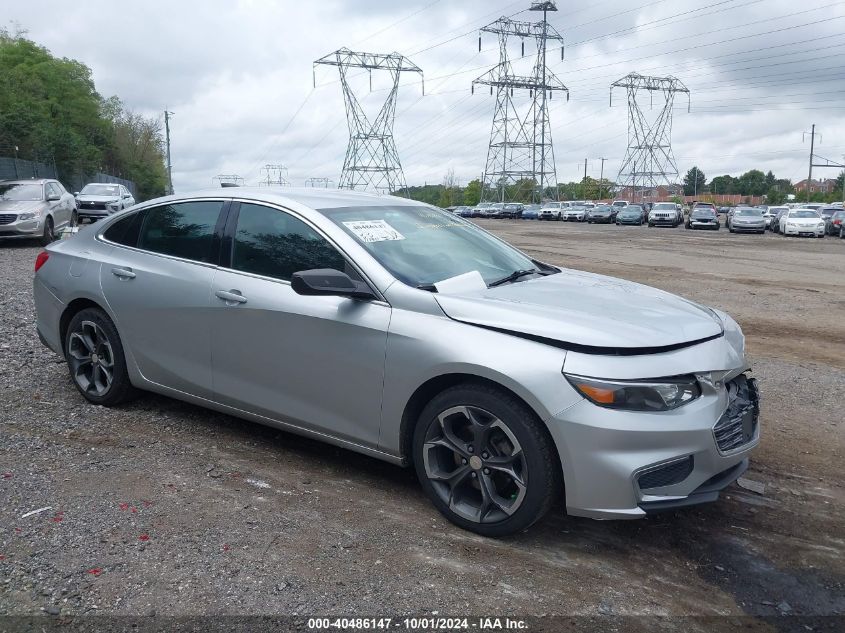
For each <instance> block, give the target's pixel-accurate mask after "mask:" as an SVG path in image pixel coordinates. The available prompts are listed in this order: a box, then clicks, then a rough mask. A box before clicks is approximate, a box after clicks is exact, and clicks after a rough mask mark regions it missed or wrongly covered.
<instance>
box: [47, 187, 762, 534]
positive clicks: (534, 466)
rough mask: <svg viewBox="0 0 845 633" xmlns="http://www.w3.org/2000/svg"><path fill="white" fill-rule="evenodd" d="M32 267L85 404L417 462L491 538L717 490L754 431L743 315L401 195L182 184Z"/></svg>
mask: <svg viewBox="0 0 845 633" xmlns="http://www.w3.org/2000/svg"><path fill="white" fill-rule="evenodd" d="M35 265H36V274H35V279H34V294H35V306H36V312H37V331H38V334H39V336H40V338H41V340H42V342H44V343H45V344H46V345H47V346H48V347H49V348H51V349H52V350H54V351H55V352H56V353H57V354H60V355H61V356H62V357H63V358H64V359H65V360H66V361H67V364H68V367H69V370H70V377H71V380H72V381H73V383H74V385H75V386H76V387H77V389H78V390H79V391H80V393H81V394H82V395H83V396H84V397H85V398H87V399H88V400H89V401H90V402H93V403H95V404H100V405H105V406H113V405H117V404H119V403H121V402H123V401H125V400H127V399H128V398H130V397H131V396H133V395H134V394H135V393H136V392H137V391H138V390H145V391H152V392H157V393H160V394H164V395H167V396H171V397H173V398H177V399H180V400H185V401H188V402H192V403H195V404H198V405H201V406H204V407H209V408H212V409H215V410H218V411H223V412H226V413H229V414H232V415H235V416H239V417H242V418H246V419H249V420H253V421H255V422H259V423H262V424H268V425H271V426H274V427H277V428H280V429H284V430H288V431H292V432H295V433H300V434H303V435H307V436H311V437H314V438H318V439H320V440H323V441H326V442H329V443H332V444H335V445H337V446H341V447H345V448H348V449H351V450H354V451H359V452H361V453H365V454H367V455H371V456H373V457H377V458H379V459H384V460H387V461H389V462H392V463H395V464H399V465H408V466H412V467H413V468H414V469H415V470H416V473H417V475H418V477H419V480H420V482H421V485H422V488H423V490H424V491H425V493H426V494H427V495H428V496H429V497H430V498H431V500H432V502H433V503H434V505H435V506H436V507H437V508H438V509H439V510H440V511H441V512H442V513H443V514H444V515H445V516H446V517H447V518H448V519H449V520H451V521H453V522H454V523H456V524H457V525H459V526H461V527H463V528H466V529H469V530H473V531H475V532H478V533H480V534H484V535H489V536H498V535H504V534H510V533H513V532H515V531H518V530H523V529H525V528H527V527H528V526H530V525H531V524H533V523H534V522H535V521H537V520H538V519H539V518H540V517H541V516H543V514H544V513H545V512H546V511H547V510H548V509H549V508H550V506H551V505H552V504H553V503H554V502H555V501H556V500H558V499H565V502H566V509H567V511H568V513H569V514H572V515H580V516H587V517H594V518H599V519H618V518H637V517H643V516H645V515H646V514H647V513H650V512H654V511H661V510H666V509H671V508H679V507H683V506H687V505H692V504H696V503H703V502H709V501H714V500H715V499H716V498H717V497H718V495H719V491H720V490H722V489H723V488H724V487H726V486H727V485H729V484H730V483H731V482H733V481H734V480H735V479H736V478H737V477H738V476H739V475H740V474H742V472H743V471H744V470H745V469H746V467H747V465H748V454H749V452H750V451H751V449H753V448H754V447H755V446H756V445H757V444H758V441H759V434H760V430H759V425H758V413H759V405H758V397H757V388H756V382H755V380H754V379H753V378H750V377H749V376H748V375H747V372H748V371H749V364H748V361H747V360H746V356H745V340H744V337H743V334H742V332H741V330H740V328H739V326H738V325H737V324H736V322H735V321H734V320H733V319H731V317H729V316H728V315H727V314H725V313H723V312H719V311H717V310H712V309H710V308H707V307H704V306H701V305H698V304H695V303H693V302H691V301H687V300H685V299H682V298H680V297H677V296H674V295H671V294H668V293H666V292H662V291H660V290H655V289H652V288H649V287H646V286H642V285H639V284H635V283H631V282H627V281H623V280H620V279H614V278H611V277H605V276H601V275H596V274H593V273H587V272H581V271H577V270H571V269H561V268H557V267H555V266H551V265H549V264H546V263H543V262H541V261H538V260H536V259H533V258H531V257H529V256H528V255H525V254H523V253H522V252H520V251H518V250H516V249H515V248H513V247H511V246H510V245H508V244H507V243H505V242H503V241H501V240H500V239H498V238H496V237H494V236H493V235H491V234H490V233H488V232H486V231H484V230H483V229H481V228H479V227H478V226H476V225H474V224H473V223H471V222H469V221H467V220H464V219H462V218H459V217H455V216H453V215H450V214H448V213H446V212H443V211H440V210H438V209H436V208H435V207H431V206H428V205H425V204H422V203H419V202H415V201H412V200H408V199H404V198H395V197H390V196H377V195H369V194H364V193H360V192H348V191H331V190H319V189H313V188H311V189H303V190H295V189H287V190H275V191H274V190H270V189H228V190H224V191H221V190H219V189H217V190H214V191H212V192H206V193H200V194H196V195H193V196H189V197H187V196H171V197H167V198H161V199H158V200H153V201H148V202H145V203H143V204H141V205H138V206H136V207H134V208H132V209H129V210H128V211H125V212H121V213H118V214H115V215H114V216H111V217H109V218H106V219H105V220H103V221H101V222H98V223H97V224H94V225H90V226H86V227H84V228H83V229H82V230H81V231H80V232H79V233H78V234H77V235H76V236H75V237H74V238H72V239H69V240H64V241H62V242H57V243H55V244H53V245H51V246H50V247H49V248H47V250H46V251H44V252H42V253H41V254H39V256H38V258H37V260H36V264H35ZM372 494H373V495H375V494H377V493H376V492H375V491H373V492H372Z"/></svg>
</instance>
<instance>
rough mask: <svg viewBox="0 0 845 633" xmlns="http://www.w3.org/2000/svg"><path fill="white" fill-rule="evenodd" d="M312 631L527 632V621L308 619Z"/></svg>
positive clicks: (421, 618)
mask: <svg viewBox="0 0 845 633" xmlns="http://www.w3.org/2000/svg"><path fill="white" fill-rule="evenodd" d="M308 628H309V629H312V630H331V629H335V630H390V629H403V630H406V631H460V630H473V629H474V630H478V631H496V630H500V631H504V630H511V631H519V630H526V629H527V628H528V625H527V623H526V622H525V621H524V620H520V619H513V618H496V617H482V618H438V617H415V618H401V619H400V618H354V617H353V618H309V619H308Z"/></svg>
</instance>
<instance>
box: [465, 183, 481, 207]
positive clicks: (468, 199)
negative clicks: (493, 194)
mask: <svg viewBox="0 0 845 633" xmlns="http://www.w3.org/2000/svg"><path fill="white" fill-rule="evenodd" d="M479 202H481V181H480V180H478V179H476V180H470V181H469V183H467V186H466V188H465V189H464V204H465V205H467V206H468V207H474V206H475V205H477V204H478V203H479Z"/></svg>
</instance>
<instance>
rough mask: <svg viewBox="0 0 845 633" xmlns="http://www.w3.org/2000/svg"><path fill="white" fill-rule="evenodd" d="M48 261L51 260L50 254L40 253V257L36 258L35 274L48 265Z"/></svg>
mask: <svg viewBox="0 0 845 633" xmlns="http://www.w3.org/2000/svg"><path fill="white" fill-rule="evenodd" d="M48 259H50V253H48V252H47V251H41V252H40V253H38V257H36V258H35V272H38V269H39V268H41V267H42V266H43V265H44V264H46V263H47V260H48Z"/></svg>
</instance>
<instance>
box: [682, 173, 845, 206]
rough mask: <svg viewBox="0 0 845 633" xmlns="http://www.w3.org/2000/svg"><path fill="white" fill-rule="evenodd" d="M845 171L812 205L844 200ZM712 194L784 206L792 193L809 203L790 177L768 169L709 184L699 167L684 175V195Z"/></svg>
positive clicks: (812, 195)
mask: <svg viewBox="0 0 845 633" xmlns="http://www.w3.org/2000/svg"><path fill="white" fill-rule="evenodd" d="M843 179H845V172H842V173H840V174H839V177H838V178H837V179H836V186H835V187H834V190H833V191H832V192H831V193H824V192H821V191H816V192H811V193H810V201H812V202H834V201H837V200H842V196H843V193H842V191H843V190H842V184H843ZM703 193H709V194H713V195H728V194H739V195H742V196H765V197H766V202H768V203H769V204H782V203H784V202H786V201H787V200H788V196H789V195H790V194H794V195H795V199H796V200H798V201H800V202H804V201H807V196H806V192H796V191H795V187H794V186H793V184H792V181H790V180H789V179H788V178H778V177H776V176H775V175H774V173H772V171H771V170H769V171H768V172H767V173H765V174H764V173H763V172H762V171H760V170H759V169H752V170H750V171H747V172H745V173H744V174H742V175H741V176H739V177H735V176H729V175H724V176H716V177H715V178H713V179H712V180H711V181H710V182H709V183H708V182H707V176H706V175H705V174H704V172H703V171H701V170H700V169H699V168H698V167H693V168H692V169H690V170H689V171H688V172H687V173H686V175H685V176H684V194H685V195H687V196H694V195H697V194H698V195H700V194H703Z"/></svg>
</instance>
